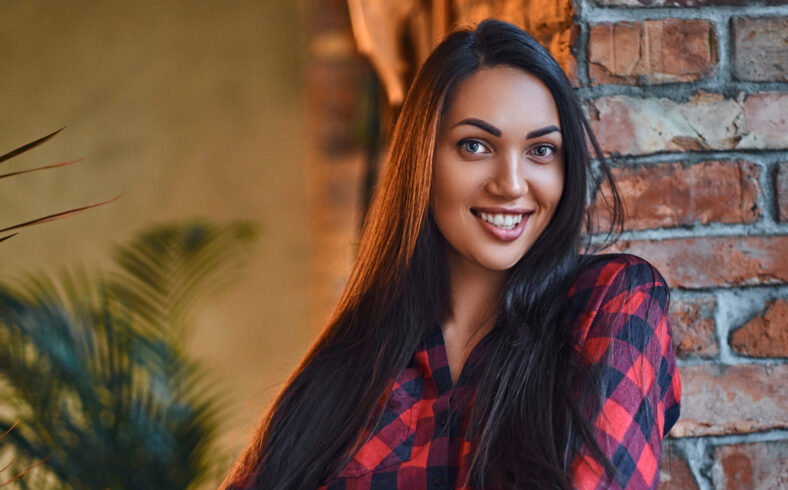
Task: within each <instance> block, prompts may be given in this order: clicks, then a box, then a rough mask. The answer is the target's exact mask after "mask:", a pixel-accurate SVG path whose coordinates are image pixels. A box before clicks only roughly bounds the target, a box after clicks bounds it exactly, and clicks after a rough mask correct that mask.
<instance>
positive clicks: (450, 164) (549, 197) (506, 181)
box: [431, 66, 564, 271]
mask: <svg viewBox="0 0 788 490" xmlns="http://www.w3.org/2000/svg"><path fill="white" fill-rule="evenodd" d="M562 155H563V150H562V139H561V124H560V120H559V118H558V110H557V108H556V106H555V102H554V101H553V97H552V95H551V94H550V91H549V90H548V88H547V87H546V86H545V85H544V83H542V82H541V81H540V80H539V79H538V78H536V77H535V76H533V75H530V74H528V73H526V72H524V71H521V70H518V69H516V68H512V67H508V66H499V67H494V68H489V69H485V70H482V71H479V72H476V73H474V74H473V75H471V76H469V77H468V78H466V79H465V80H463V81H462V82H460V83H459V84H458V85H457V87H456V88H455V91H454V94H453V96H452V98H451V100H449V107H448V111H447V113H446V114H445V115H444V117H443V118H442V120H441V124H440V127H439V128H438V135H437V142H436V148H435V160H434V167H433V177H432V179H433V180H432V195H431V209H432V213H433V216H434V218H435V221H436V223H437V225H438V229H440V232H441V234H443V236H444V238H445V239H446V241H447V242H448V244H449V245H450V250H449V260H450V262H451V261H457V260H460V261H468V262H470V263H471V264H475V265H478V266H481V267H482V268H484V269H488V270H494V271H503V270H506V269H509V268H511V267H512V266H514V264H516V263H517V261H518V260H520V258H522V257H523V255H525V253H526V252H527V251H528V249H529V248H531V245H533V243H534V242H535V241H536V239H537V238H538V237H539V235H541V234H542V232H543V231H544V230H545V228H546V227H547V224H548V223H549V222H550V218H552V216H553V213H554V212H555V209H556V206H557V205H558V201H559V199H561V193H562V191H563V187H564V161H563V156H562Z"/></svg>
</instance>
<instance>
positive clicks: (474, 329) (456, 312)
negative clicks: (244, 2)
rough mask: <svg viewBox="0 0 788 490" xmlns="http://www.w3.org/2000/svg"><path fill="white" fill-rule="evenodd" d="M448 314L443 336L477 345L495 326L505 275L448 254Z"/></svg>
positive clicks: (504, 272)
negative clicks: (449, 334) (448, 333)
mask: <svg viewBox="0 0 788 490" xmlns="http://www.w3.org/2000/svg"><path fill="white" fill-rule="evenodd" d="M449 253H450V255H449V261H448V262H449V264H448V265H449V311H448V314H447V317H446V318H445V319H444V322H443V325H442V327H443V330H444V332H451V334H452V336H453V337H455V338H460V339H465V340H466V341H467V342H474V341H478V340H479V339H481V337H483V336H484V335H485V334H486V333H487V332H489V331H490V330H491V329H492V327H493V325H494V323H495V318H496V316H497V315H496V314H497V309H498V303H499V299H500V294H501V287H502V286H503V282H504V280H505V279H506V274H507V271H491V270H488V269H484V268H483V267H480V266H479V265H478V264H474V263H471V262H470V261H468V260H466V259H464V258H463V257H459V256H457V255H456V253H452V252H449Z"/></svg>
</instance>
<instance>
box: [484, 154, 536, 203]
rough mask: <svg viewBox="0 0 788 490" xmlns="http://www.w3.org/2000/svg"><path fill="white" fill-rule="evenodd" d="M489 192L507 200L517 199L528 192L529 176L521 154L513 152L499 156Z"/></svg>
mask: <svg viewBox="0 0 788 490" xmlns="http://www.w3.org/2000/svg"><path fill="white" fill-rule="evenodd" d="M488 190H489V191H490V192H491V193H492V194H495V195H496V196H500V197H502V198H505V199H516V198H518V197H521V196H523V195H525V194H526V193H527V192H528V176H527V175H526V169H525V165H523V162H521V161H520V154H519V152H516V151H511V152H507V153H505V154H502V155H500V156H499V158H498V159H497V161H496V162H495V165H494V170H493V175H492V176H491V178H490V180H489V182H488Z"/></svg>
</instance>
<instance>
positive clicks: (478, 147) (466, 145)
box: [457, 140, 487, 155]
mask: <svg viewBox="0 0 788 490" xmlns="http://www.w3.org/2000/svg"><path fill="white" fill-rule="evenodd" d="M457 146H459V147H460V148H461V149H462V150H464V151H466V152H468V153H471V154H474V155H478V154H480V153H484V152H485V150H486V149H487V148H486V147H485V146H484V144H482V143H481V142H480V141H476V140H462V141H460V142H459V143H457Z"/></svg>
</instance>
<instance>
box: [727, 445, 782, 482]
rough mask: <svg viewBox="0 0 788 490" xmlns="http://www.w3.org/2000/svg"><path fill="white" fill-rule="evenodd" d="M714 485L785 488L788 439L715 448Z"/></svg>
mask: <svg viewBox="0 0 788 490" xmlns="http://www.w3.org/2000/svg"><path fill="white" fill-rule="evenodd" d="M712 458H713V460H714V465H713V466H712V469H711V477H712V482H713V483H714V488H753V489H757V488H763V489H767V488H775V489H776V488H786V486H788V441H785V440H782V441H768V442H752V443H749V444H732V445H730V446H719V447H716V448H715V449H714V453H713V456H712Z"/></svg>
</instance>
